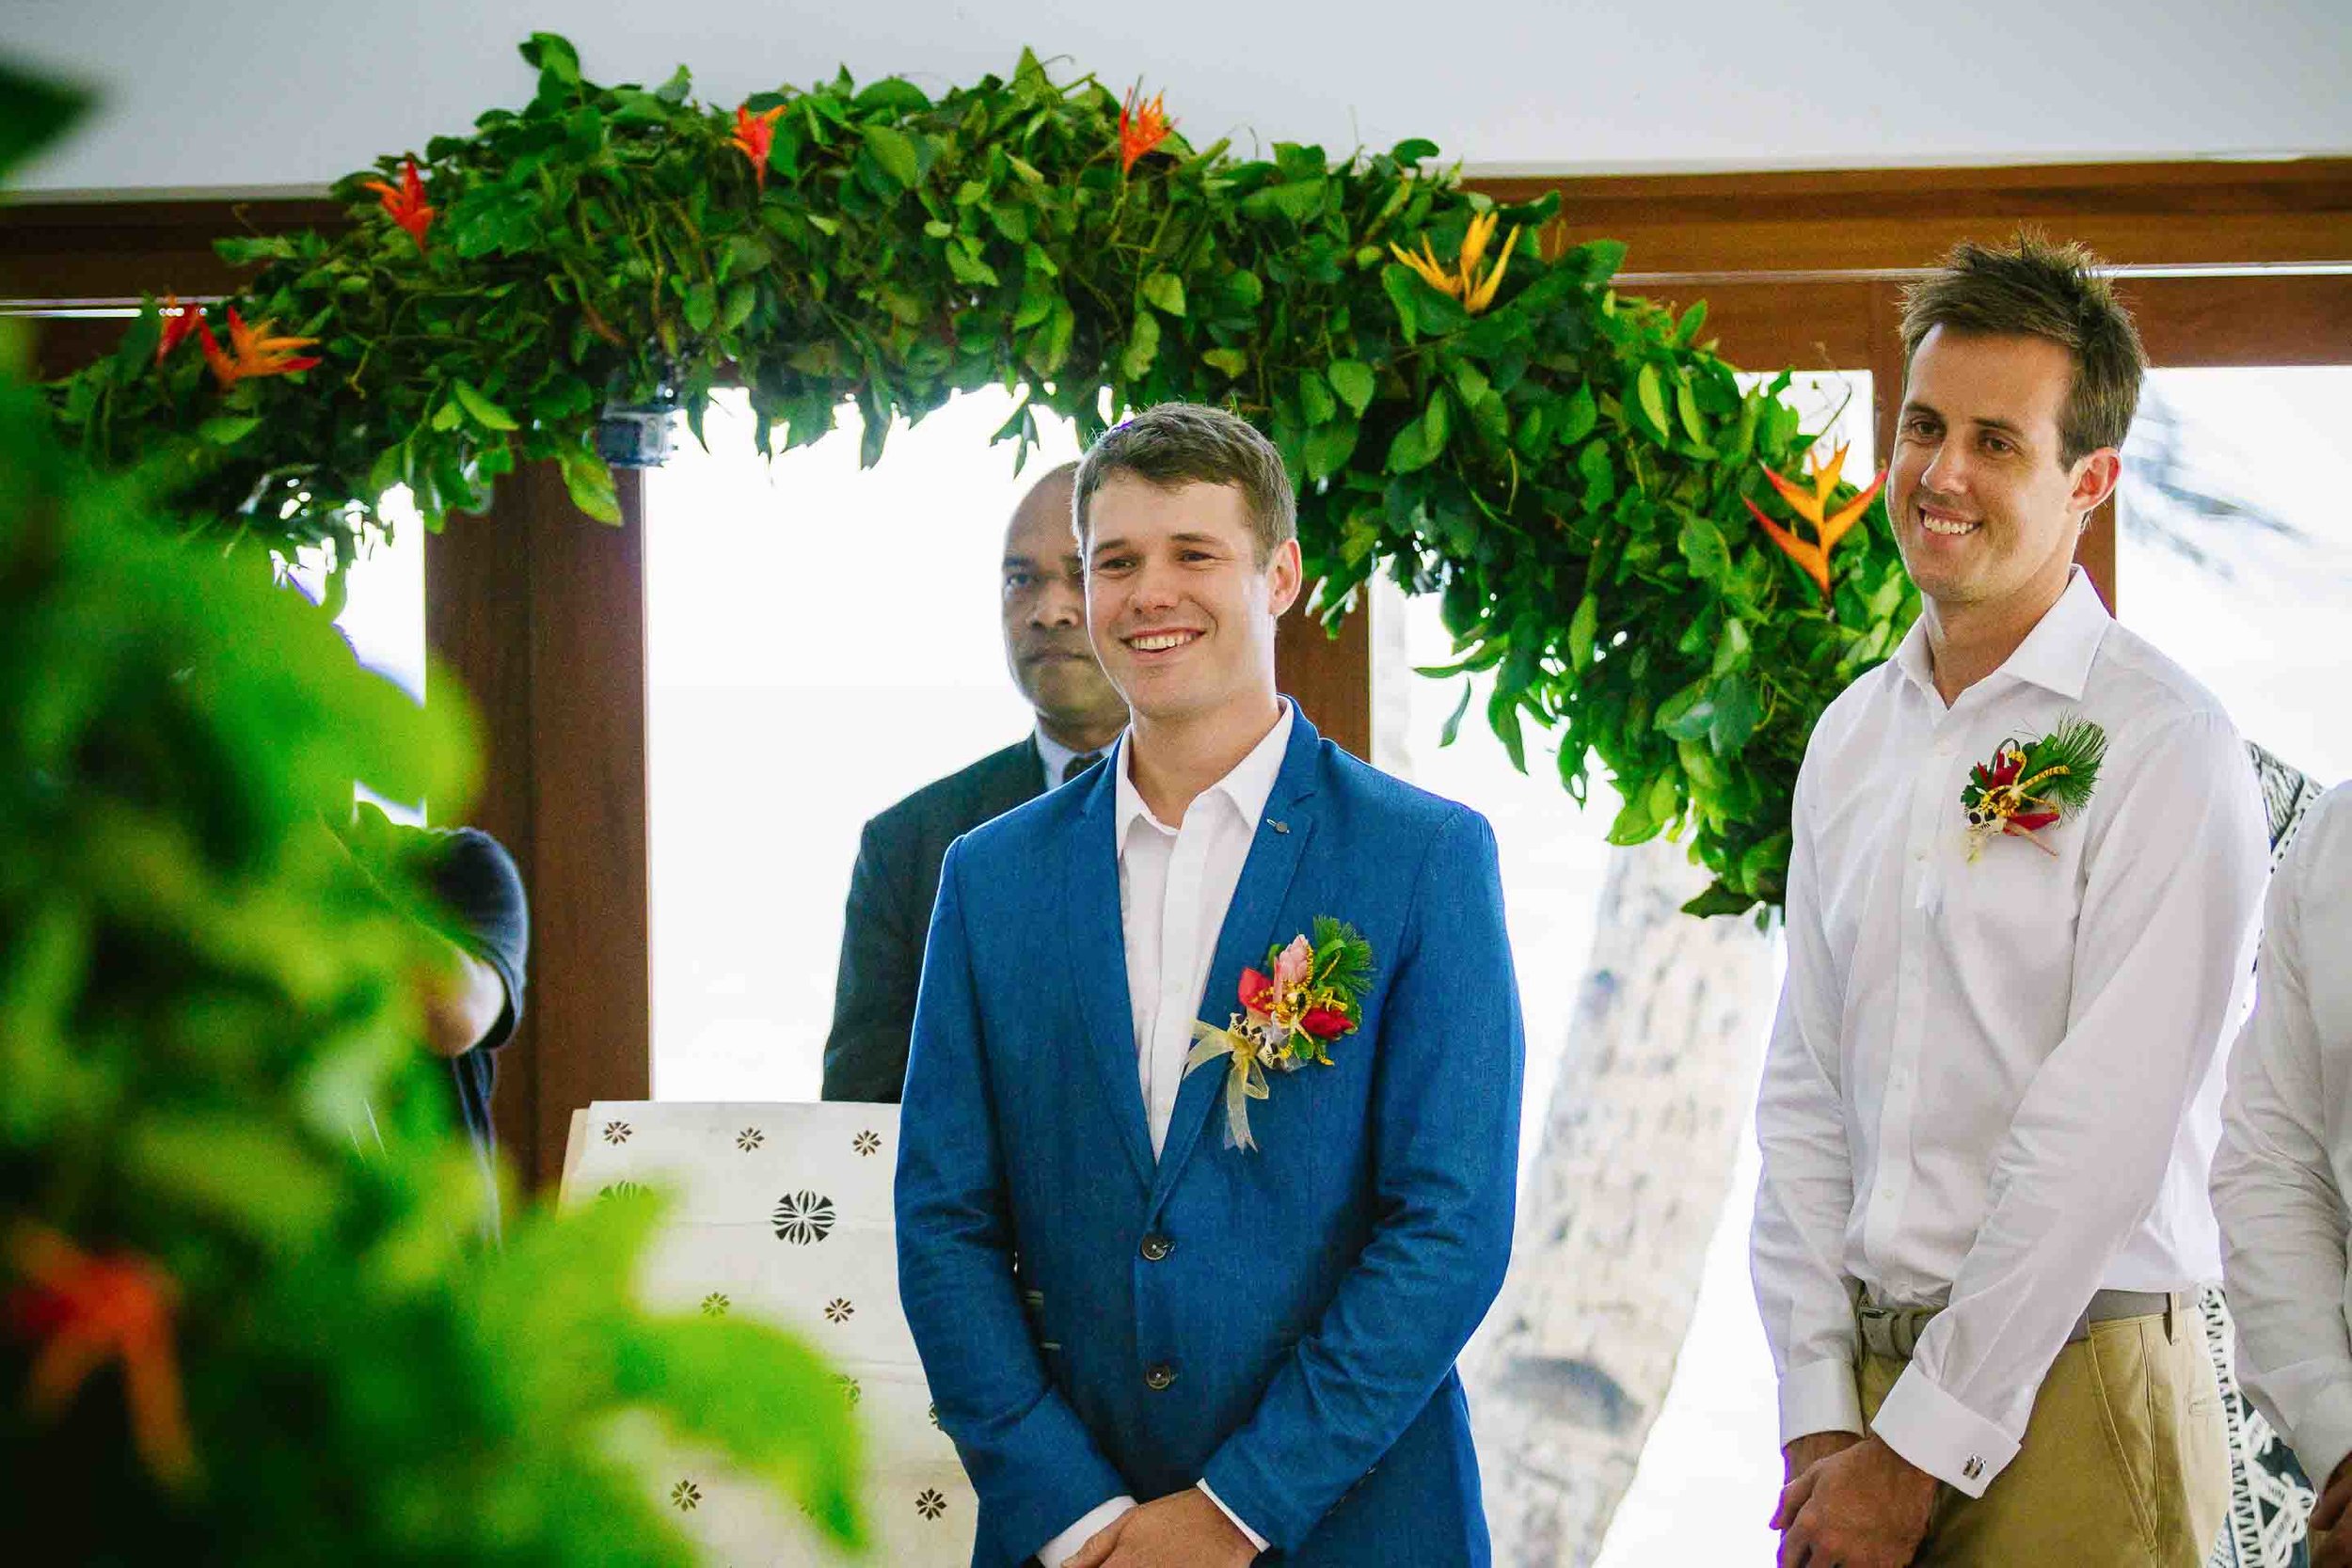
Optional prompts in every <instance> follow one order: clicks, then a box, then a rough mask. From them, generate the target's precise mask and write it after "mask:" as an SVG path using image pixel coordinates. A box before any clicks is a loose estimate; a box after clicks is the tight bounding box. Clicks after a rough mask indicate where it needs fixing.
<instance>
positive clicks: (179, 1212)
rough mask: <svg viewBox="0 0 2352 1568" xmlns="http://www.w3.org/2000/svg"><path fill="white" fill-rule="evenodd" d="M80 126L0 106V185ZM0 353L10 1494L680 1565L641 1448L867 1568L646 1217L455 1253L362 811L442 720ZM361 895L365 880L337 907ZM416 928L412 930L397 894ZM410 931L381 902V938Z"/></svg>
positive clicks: (402, 965)
mask: <svg viewBox="0 0 2352 1568" xmlns="http://www.w3.org/2000/svg"><path fill="white" fill-rule="evenodd" d="M75 107H76V101H75V100H74V99H73V98H72V96H71V95H68V94H65V93H61V92H59V91H58V90H56V88H54V87H49V86H47V85H46V84H43V83H40V82H37V81H33V80H30V79H27V78H25V77H24V76H22V75H16V74H11V73H8V72H7V71H6V70H5V68H0V175H5V174H6V172H7V167H8V164H9V163H11V162H13V161H14V160H15V159H17V158H20V157H22V156H23V155H24V153H26V152H27V151H29V150H31V149H33V148H34V147H36V146H38V145H40V143H41V142H42V141H43V140H45V139H46V138H47V137H48V136H50V135H54V134H55V133H56V131H57V130H58V129H59V128H60V127H61V126H62V125H63V124H64V123H65V122H66V121H67V120H68V119H70V118H71V116H72V113H73V111H74V109H75ZM18 326H19V324H17V323H13V322H9V321H6V320H0V845H5V846H6V849H5V851H0V1084H4V1085H6V1088H5V1092H0V1477H5V1478H6V1479H5V1482H0V1486H4V1487H5V1494H6V1496H7V1497H8V1504H9V1512H10V1513H11V1515H12V1517H13V1519H14V1521H15V1522H14V1524H13V1525H12V1527H11V1534H12V1537H13V1539H14V1540H15V1541H16V1542H17V1543H19V1544H20V1545H21V1546H25V1547H28V1548H29V1545H30V1543H32V1542H33V1541H35V1540H36V1539H45V1540H47V1541H49V1542H50V1543H51V1546H50V1547H49V1548H46V1549H45V1550H46V1551H47V1552H49V1553H52V1554H55V1555H54V1556H53V1557H52V1558H51V1560H73V1561H77V1562H89V1563H100V1562H119V1563H130V1562H153V1561H170V1562H175V1563H179V1562H187V1563H212V1562H268V1563H272V1564H286V1563H310V1562H315V1563H322V1564H324V1563H335V1564H357V1563H418V1562H450V1563H493V1562H512V1563H532V1564H538V1563H579V1564H590V1563H594V1564H614V1563H625V1564H641V1563H642V1564H682V1563H686V1562H689V1561H691V1560H692V1553H691V1548H690V1544H689V1543H688V1541H687V1540H686V1538H685V1537H684V1536H683V1535H682V1534H681V1533H680V1532H679V1531H678V1530H677V1528H675V1526H674V1524H673V1523H672V1522H671V1520H670V1518H669V1517H668V1516H667V1514H666V1513H665V1511H664V1509H663V1507H662V1506H661V1502H660V1493H659V1492H658V1491H657V1490H656V1488H655V1485H654V1483H653V1481H652V1480H651V1479H650V1478H648V1477H647V1476H646V1475H644V1473H643V1472H642V1470H641V1469H640V1468H638V1467H637V1466H635V1465H633V1464H632V1463H631V1460H630V1440H631V1434H632V1433H634V1432H636V1430H637V1429H638V1428H639V1427H642V1426H643V1425H644V1419H645V1418H647V1417H648V1416H650V1417H651V1418H655V1419H657V1420H658V1421H659V1422H660V1425H662V1426H664V1427H666V1428H667V1430H668V1431H669V1433H672V1434H673V1435H674V1436H675V1438H676V1439H678V1440H681V1441H684V1442H688V1443H691V1444H694V1445H697V1446H699V1447H702V1448H706V1449H717V1450H720V1451H721V1452H723V1453H724V1454H725V1455H726V1456H728V1458H729V1459H730V1460H731V1462H732V1463H733V1464H734V1465H736V1466H738V1467H739V1469H740V1470H741V1471H742V1472H743V1473H745V1474H748V1475H750V1476H753V1477H755V1478H759V1479H761V1480H764V1481H769V1482H771V1483H773V1484H774V1485H776V1486H777V1487H778V1488H780V1489H781V1490H782V1491H783V1492H785V1493H787V1494H788V1495H789V1496H791V1497H794V1498H795V1499H797V1500H798V1502H799V1503H800V1504H801V1505H802V1507H803V1509H804V1510H805V1511H806V1512H807V1513H808V1514H809V1515H810V1517H811V1518H812V1519H813V1520H814V1521H815V1524H816V1526H817V1527H818V1528H819V1529H820V1530H821V1531H822V1532H823V1533H824V1534H826V1535H827V1536H829V1537H831V1538H832V1539H833V1540H834V1541H835V1542H838V1543H841V1544H846V1545H852V1546H854V1545H855V1544H858V1543H859V1542H860V1541H861V1539H862V1526H861V1523H860V1520H859V1516H858V1513H857V1509H856V1507H855V1505H854V1502H853V1486H854V1480H855V1476H856V1474H857V1445H856V1440H855V1433H854V1432H853V1431H852V1430H851V1427H850V1417H849V1415H848V1413H847V1412H846V1411H845V1410H844V1408H843V1405H842V1402H841V1400H840V1398H839V1396H838V1393H837V1390H836V1389H835V1387H834V1380H833V1377H832V1375H831V1373H830V1371H829V1370H828V1369H827V1368H826V1367H825V1366H824V1365H823V1364H822V1363H820V1362H819V1361H818V1358H817V1357H816V1355H815V1354H813V1353H812V1352H811V1351H810V1350H809V1349H808V1348H807V1347H805V1346H804V1345H803V1344H802V1343H800V1342H799V1341H797V1340H795V1339H793V1338H788V1337H787V1336H785V1335H782V1334H780V1333H777V1332H775V1331H773V1330H771V1329H767V1328H763V1327H761V1326H759V1325H757V1324H755V1323H749V1322H745V1321H743V1320H741V1319H735V1318H728V1319H712V1318H707V1317H702V1316H699V1315H694V1316H685V1317H670V1316H653V1315H649V1314H647V1313H646V1312H644V1311H643V1310H641V1309H640V1308H639V1307H637V1306H636V1305H635V1304H634V1301H633V1296H632V1291H633V1278H632V1276H633V1274H634V1272H635V1265H636V1262H637V1259H639V1258H640V1257H641V1256H642V1254H643V1253H644V1248H645V1246H646V1245H647V1243H648V1242H649V1240H650V1237H651V1228H652V1227H653V1226H654V1225H655V1223H656V1222H657V1220H658V1217H659V1203H658V1200H637V1199H628V1200H619V1201H612V1202H606V1203H600V1204H597V1205H596V1206H593V1207H591V1208H589V1209H587V1210H585V1211H582V1212H576V1213H572V1214H567V1215H562V1216H558V1215H555V1214H552V1213H549V1212H532V1213H529V1214H527V1215H525V1216H524V1217H522V1218H521V1220H520V1221H519V1222H518V1223H516V1224H515V1225H513V1226H512V1227H510V1228H509V1232H508V1239H507V1243H506V1245H505V1247H504V1249H503V1250H502V1251H499V1252H485V1251H483V1250H481V1249H479V1248H477V1247H475V1246H472V1245H470V1244H469V1238H470V1237H471V1235H472V1234H473V1231H474V1227H475V1222H476V1219H477V1217H478V1210H479V1205H480V1201H481V1189H480V1178H479V1173H478V1170H476V1169H475V1168H474V1167H473V1161H472V1156H471V1153H470V1151H469V1148H467V1146H466V1145H465V1143H464V1141H463V1137H462V1134H460V1133H458V1132H454V1131H453V1129H452V1128H451V1126H450V1117H449V1115H448V1111H447V1105H446V1093H445V1086H444V1085H441V1084H439V1083H438V1082H437V1080H436V1079H435V1078H434V1077H433V1076H432V1068H431V1066H429V1065H428V1060H427V1058H426V1056H425V1054H424V1053H423V1051H422V1049H421V1046H420V1044H419V1038H420V1036H419V1032H418V1019H417V1017H416V1015H415V1012H414V1009H413V1003H412V1001H411V1000H410V995H411V990H410V987H409V986H408V984H407V983H406V981H407V976H408V974H409V973H410V966H411V965H412V964H414V963H416V962H418V961H420V959H421V956H422V953H423V949H422V948H421V946H420V944H419V935H420V932H421V927H419V926H418V925H417V924H416V923H415V922H414V921H413V920H410V919H408V918H406V917H405V916H404V915H403V914H402V913H401V912H400V910H399V907H398V906H399V904H400V902H401V901H402V900H401V899H400V898H388V897H387V896H386V895H385V891H386V890H385V887H384V885H383V884H384V879H389V878H393V877H395V876H396V875H397V869H396V867H395V866H394V865H393V864H392V863H389V862H383V861H379V860H378V859H377V857H374V856H373V855H372V854H371V852H370V850H369V847H368V841H367V838H366V835H360V836H359V837H358V838H357V839H355V840H354V841H352V842H350V843H347V842H346V840H345V838H344V837H343V836H342V834H340V833H338V832H335V831H333V830H331V829H330V828H329V827H328V826H327V824H328V823H329V822H340V821H341V820H342V819H343V818H346V817H348V816H350V814H351V805H352V785H353V783H354V781H355V780H358V781H362V782H364V783H366V784H369V785H370V786H372V787H373V788H374V789H376V790H377V791H379V792H381V793H383V794H385V795H387V796H389V797H391V798H395V799H403V800H415V799H420V798H422V797H425V796H427V795H430V796H431V797H432V798H433V799H434V800H436V801H437V802H449V803H459V802H462V800H463V799H464V798H465V795H466V793H467V791H468V790H469V788H470V783H471V774H472V768H473V761H472V747H471V741H470V737H469V734H468V733H467V725H466V724H465V723H464V722H463V721H462V720H461V719H458V718H453V714H455V715H462V713H463V708H462V705H456V704H453V703H451V702H449V701H446V700H444V699H442V698H440V697H439V696H438V695H437V699H436V703H435V706H434V708H433V709H432V711H430V712H427V711H425V710H422V709H420V708H418V707H417V706H415V705H413V704H411V703H410V702H409V701H408V700H407V699H406V697H405V695H404V694H403V693H401V692H400V691H399V690H398V689H396V688H394V687H393V686H391V685H390V684H389V683H388V682H386V681H383V680H381V679H378V678H376V677H375V676H373V675H372V674H370V673H367V672H365V671H363V670H361V669H360V668H359V667H358V665H357V664H356V662H355V661H354V659H353V657H352V656H351V653H350V651H349V649H348V648H347V647H346V646H345V644H344V643H343V642H342V641H341V639H340V638H339V637H338V635H337V634H336V632H335V630H334V629H333V627H332V626H331V625H330V624H329V623H328V621H327V619H326V616H325V615H323V614H322V613H321V612H320V611H318V610H315V609H314V608H312V607H311V606H310V605H309V604H308V603H307V602H306V601H304V600H303V599H301V598H300V597H299V596H297V595H295V594H289V593H286V592H284V591H283V590H281V589H279V588H278V587H276V586H274V585H273V581H272V573H271V564H270V560H269V557H268V555H267V554H266V553H265V552H261V551H244V550H241V551H233V552H227V553H224V552H222V551H220V550H218V549H215V548H207V547H198V548H191V547H189V546H188V545H187V544H186V543H184V542H183V539H182V538H181V537H180V530H181V525H180V524H179V523H178V522H177V521H175V520H173V519H171V518H169V517H167V515H165V514H164V513H162V512H161V511H160V510H159V509H158V507H157V505H156V503H155V500H154V493H155V488H156V483H157V478H156V475H155V472H154V470H153V468H152V467H148V466H133V467H129V468H127V469H125V470H124V471H121V472H117V473H114V474H103V473H99V472H96V471H93V470H92V469H91V468H90V467H88V466H87V464H86V463H85V462H83V461H82V460H81V459H80V457H79V456H78V455H76V454H75V453H73V452H72V451H70V450H68V449H65V448H61V447H60V446H59V445H58V444H57V442H56V439H55V430H56V426H55V422H54V420H53V418H52V415H51V411H50V410H49V409H48V408H47V406H46V405H45V404H44V402H43V400H42V398H41V396H40V393H39V392H38V391H37V390H36V389H35V388H31V387H29V386H27V385H26V384H25V383H24V380H23V375H24V348H25V345H24V339H23V334H22V333H21V332H20V331H19V330H18V329H17V328H18ZM363 862H366V863H368V864H366V865H365V866H364V867H363ZM413 891H414V890H406V893H407V894H413ZM404 896H405V895H404Z"/></svg>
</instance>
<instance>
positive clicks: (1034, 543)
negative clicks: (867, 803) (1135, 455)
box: [824, 463, 1127, 1104]
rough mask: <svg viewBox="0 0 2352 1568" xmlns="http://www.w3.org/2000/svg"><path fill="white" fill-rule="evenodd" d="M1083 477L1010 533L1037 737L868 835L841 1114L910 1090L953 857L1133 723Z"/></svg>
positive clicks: (1061, 485)
mask: <svg viewBox="0 0 2352 1568" xmlns="http://www.w3.org/2000/svg"><path fill="white" fill-rule="evenodd" d="M1077 471H1078V466H1077V465H1076V464H1075V463H1070V464H1065V465H1063V466H1062V467H1058V468H1056V469H1055V470H1054V471H1053V472H1051V473H1049V474H1047V475H1046V476H1045V477H1044V478H1042V479H1041V480H1039V481H1038V482H1037V483H1036V484H1035V485H1034V486H1032V487H1031V489H1030V491H1029V493H1028V494H1027V495H1026V496H1025V497H1023V498H1022V500H1021V504H1020V505H1019V506H1017V507H1015V508H1014V509H1013V514H1012V521H1011V523H1010V524H1009V525H1008V526H1007V528H1006V530H1005V565H1004V584H1003V594H1004V623H1005V662H1006V663H1007V664H1008V665H1009V667H1010V668H1011V671H1012V680H1013V684H1014V685H1015V686H1017V687H1019V688H1020V689H1021V694H1022V695H1023V696H1024V697H1026V698H1027V699H1028V700H1029V705H1030V706H1031V707H1032V708H1035V709H1036V710H1037V728H1036V729H1035V730H1034V731H1032V732H1031V733H1030V734H1028V735H1026V736H1023V737H1022V738H1021V739H1019V740H1017V741H1015V742H1014V743H1013V744H1011V745H1009V746H1008V747H1006V748H1005V749H1004V750H1003V751H1001V752H993V753H991V754H990V755H988V756H984V757H982V758H981V759H980V760H979V761H977V762H976V763H974V764H973V765H972V766H971V767H969V768H964V769H963V770H962V771H961V772H958V773H951V774H949V775H948V776H947V777H946V778H944V779H940V780H937V781H935V782H933V783H931V784H925V785H924V786H923V787H922V788H921V789H918V790H916V791H915V792H914V794H912V795H910V796H908V797H907V798H906V799H905V800H901V801H899V802H898V804H897V805H895V806H892V807H891V808H890V809H889V810H888V811H885V812H883V813H882V815H880V816H876V817H875V818H874V819H873V820H871V821H869V822H867V823H866V832H865V833H864V835H863V836H862V837H861V838H860V840H859V842H858V850H857V865H856V868H855V869H854V870H852V871H851V872H850V901H849V910H848V913H847V916H846V918H845V919H844V921H843V923H842V927H841V965H840V970H839V972H838V975H837V977H836V979H835V981H834V997H833V1031H832V1033H831V1034H830V1035H829V1036H827V1037H826V1040H825V1086H824V1096H825V1098H826V1099H827V1100H866V1101H886V1102H888V1103H892V1104H896V1103H897V1102H898V1092H899V1088H900V1086H901V1085H903V1083H904V1082H905V1079H906V1070H907V1040H908V1037H909V1036H910V1035H911V1034H912V1032H913V1030H914V992H915V988H916V984H917V982H919V981H920V980H921V979H922V976H923V938H924V933H925V932H926V931H927V930H928V929H929V928H930V918H931V904H932V902H933V901H934V900H935V899H936V898H937V897H938V896H939V867H940V863H941V862H942V861H943V860H944V859H946V854H947V846H948V845H950V844H953V843H954V842H955V841H956V840H957V839H958V838H959V837H961V835H963V834H964V833H966V832H970V831H971V830H973V829H974V828H977V827H978V826H979V825H980V824H981V823H983V822H986V821H989V820H990V819H992V818H993V817H998V816H1003V815H1004V814H1005V813H1007V812H1009V811H1010V810H1012V809H1013V808H1014V807H1015V806H1018V805H1021V804H1023V803H1025V802H1026V801H1029V800H1035V799H1036V798H1037V797H1038V796H1040V795H1041V794H1043V793H1044V792H1045V791H1046V790H1047V789H1049V788H1052V787H1054V786H1056V785H1057V784H1062V783H1064V782H1066V781H1067V780H1069V779H1072V778H1075V777H1076V776H1077V775H1078V774H1079V773H1081V772H1084V771H1085V770H1086V769H1087V768H1089V767H1090V766H1092V765H1093V764H1094V763H1095V762H1096V761H1098V760H1100V758H1101V754H1102V752H1103V750H1104V748H1105V747H1107V746H1109V745H1110V743H1111V742H1112V741H1113V740H1115V739H1117V738H1118V737H1119V732H1120V730H1121V729H1122V728H1124V727H1125V726H1126V723H1127V705H1126V704H1125V702H1124V701H1122V700H1121V699H1120V695H1119V693H1118V692H1116V691H1114V690H1112V689H1111V686H1110V683H1109V682H1108V681H1106V680H1104V678H1103V671H1102V667H1101V666H1100V665H1098V664H1096V663H1095V661H1094V650H1093V648H1092V647H1091V646H1090V645H1089V643H1088V641H1087V622H1086V581H1085V575H1084V570H1083V567H1082V564H1081V562H1080V561H1079V558H1078V546H1077V541H1076V538H1075V536H1074V535H1073V533H1072V532H1071V528H1070V492H1071V485H1072V483H1073V480H1074V479H1075V477H1076V475H1077Z"/></svg>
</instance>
